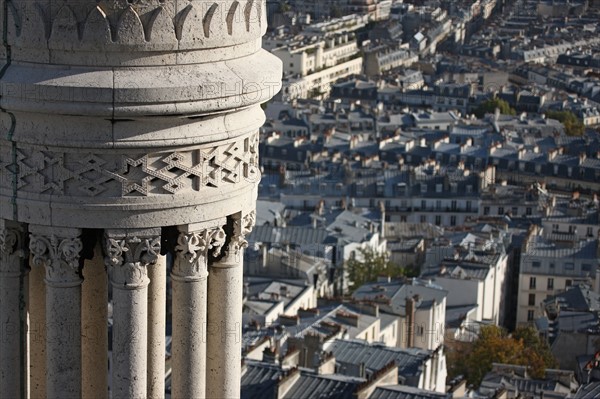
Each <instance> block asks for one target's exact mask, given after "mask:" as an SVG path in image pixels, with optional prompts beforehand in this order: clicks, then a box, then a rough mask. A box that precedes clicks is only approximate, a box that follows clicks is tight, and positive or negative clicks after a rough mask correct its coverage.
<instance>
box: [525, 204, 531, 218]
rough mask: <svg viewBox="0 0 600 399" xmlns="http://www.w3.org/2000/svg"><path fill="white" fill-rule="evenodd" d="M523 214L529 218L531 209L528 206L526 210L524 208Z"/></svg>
mask: <svg viewBox="0 0 600 399" xmlns="http://www.w3.org/2000/svg"><path fill="white" fill-rule="evenodd" d="M525 214H526V215H527V216H531V207H530V206H528V207H527V208H525Z"/></svg>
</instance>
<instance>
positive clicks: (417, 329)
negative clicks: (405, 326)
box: [415, 326, 425, 336]
mask: <svg viewBox="0 0 600 399" xmlns="http://www.w3.org/2000/svg"><path fill="white" fill-rule="evenodd" d="M424 333H425V328H424V327H423V326H415V334H417V335H419V336H422V335H423V334H424Z"/></svg>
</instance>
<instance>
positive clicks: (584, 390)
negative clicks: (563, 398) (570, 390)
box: [573, 381, 600, 399]
mask: <svg viewBox="0 0 600 399" xmlns="http://www.w3.org/2000/svg"><path fill="white" fill-rule="evenodd" d="M597 398H600V381H595V382H591V383H589V384H583V385H582V386H580V387H579V390H578V391H577V393H576V394H575V396H574V397H573V399H597Z"/></svg>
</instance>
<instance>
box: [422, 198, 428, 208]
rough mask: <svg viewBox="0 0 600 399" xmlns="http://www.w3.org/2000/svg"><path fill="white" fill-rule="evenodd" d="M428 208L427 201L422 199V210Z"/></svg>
mask: <svg viewBox="0 0 600 399" xmlns="http://www.w3.org/2000/svg"><path fill="white" fill-rule="evenodd" d="M425 208H427V201H425V200H421V210H425Z"/></svg>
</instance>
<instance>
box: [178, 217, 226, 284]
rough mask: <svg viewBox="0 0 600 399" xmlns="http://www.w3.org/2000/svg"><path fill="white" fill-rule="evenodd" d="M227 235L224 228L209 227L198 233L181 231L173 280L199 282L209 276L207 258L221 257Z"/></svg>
mask: <svg viewBox="0 0 600 399" xmlns="http://www.w3.org/2000/svg"><path fill="white" fill-rule="evenodd" d="M226 238H227V234H226V233H225V230H224V229H223V226H215V227H208V228H204V229H201V230H197V231H182V230H181V229H180V231H179V236H178V237H177V246H176V247H175V254H176V258H175V264H174V265H173V278H176V279H181V280H186V281H198V280H201V279H204V278H206V277H207V276H208V267H207V256H208V254H209V252H210V253H211V255H213V256H219V255H220V254H221V251H222V249H223V246H224V245H225V241H226Z"/></svg>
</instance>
